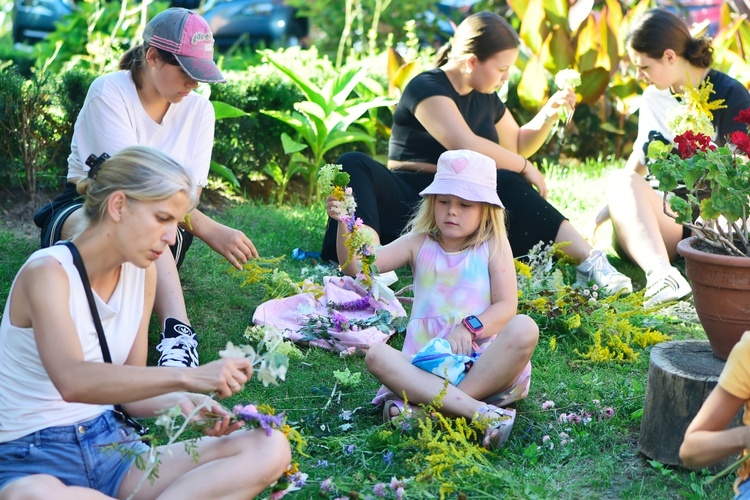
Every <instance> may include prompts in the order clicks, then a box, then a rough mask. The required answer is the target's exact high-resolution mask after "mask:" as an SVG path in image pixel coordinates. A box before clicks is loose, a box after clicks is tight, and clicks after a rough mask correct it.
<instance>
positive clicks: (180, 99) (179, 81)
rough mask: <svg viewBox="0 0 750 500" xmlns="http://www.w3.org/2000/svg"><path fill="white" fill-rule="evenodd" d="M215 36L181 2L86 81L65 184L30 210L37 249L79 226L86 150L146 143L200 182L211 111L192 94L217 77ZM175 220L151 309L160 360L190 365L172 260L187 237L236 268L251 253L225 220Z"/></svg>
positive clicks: (191, 337) (193, 350) (206, 163)
mask: <svg viewBox="0 0 750 500" xmlns="http://www.w3.org/2000/svg"><path fill="white" fill-rule="evenodd" d="M213 55H214V39H213V34H212V33H211V30H210V29H209V27H208V24H207V23H206V21H205V20H204V19H203V18H202V17H201V16H199V15H198V14H196V13H195V12H192V11H189V10H187V9H182V8H171V9H167V10H165V11H163V12H161V13H159V14H158V15H156V16H155V17H154V18H153V19H152V20H151V21H150V22H149V23H148V24H147V25H146V28H145V30H144V32H143V43H142V44H140V45H136V46H134V47H132V48H131V49H130V50H128V51H127V52H126V53H125V54H124V55H123V56H122V58H121V59H120V71H117V72H115V73H110V74H106V75H103V76H100V77H98V78H97V79H96V80H94V82H93V83H92V84H91V87H89V90H88V94H87V95H86V100H85V102H84V104H83V107H82V109H81V112H80V114H79V115H78V119H77V120H76V124H75V129H74V132H73V140H72V143H71V153H70V156H69V157H68V175H67V179H68V185H67V187H66V189H65V192H64V193H63V194H61V195H60V196H59V197H58V198H57V199H56V200H55V201H54V202H52V204H50V205H48V206H46V207H45V208H44V209H43V210H41V211H40V212H39V213H37V214H36V215H35V216H34V221H35V222H36V224H37V225H38V226H39V227H40V228H42V247H47V246H49V245H52V244H53V243H55V242H56V241H58V240H60V239H70V238H71V237H72V236H73V235H75V234H77V233H78V232H80V231H81V230H82V229H83V227H84V225H85V219H84V217H83V215H82V212H81V211H79V210H78V209H79V208H80V207H81V205H82V204H83V200H82V199H81V197H80V196H79V195H78V193H76V190H75V185H76V182H77V181H78V180H80V179H82V178H84V177H86V175H87V173H88V171H89V166H88V165H87V164H86V160H87V158H88V157H89V156H90V155H95V156H99V155H101V154H102V153H107V154H109V155H113V154H115V153H117V152H118V151H120V150H121V149H122V148H124V147H127V146H134V145H143V146H151V147H154V148H156V149H159V150H161V151H162V152H164V153H166V154H167V155H169V156H170V157H172V158H173V159H174V160H176V161H177V162H178V163H179V164H181V165H182V166H184V167H185V168H186V169H187V170H188V171H189V172H190V174H191V175H192V176H193V180H194V181H195V182H196V184H198V186H199V187H200V188H202V187H203V186H205V185H206V182H207V180H208V171H209V167H210V165H211V151H212V149H213V143H214V122H215V117H214V110H213V106H212V105H211V103H210V102H209V101H208V99H207V98H205V97H203V96H202V95H200V94H198V93H195V92H193V90H195V89H196V88H197V87H198V82H205V83H218V82H224V81H225V79H224V76H223V75H222V74H221V71H220V70H219V68H218V67H217V66H216V64H215V63H214V61H213ZM189 215H190V217H189V219H188V220H189V223H185V224H182V225H181V226H180V229H179V233H178V237H177V242H176V243H175V244H174V245H172V246H171V247H170V248H171V250H172V251H171V252H164V253H163V254H162V256H161V258H160V259H159V261H157V268H158V270H159V273H158V276H159V283H158V287H157V291H156V303H155V306H154V310H155V311H156V314H157V316H158V318H159V324H160V325H161V326H162V327H163V331H162V340H161V342H160V344H159V345H158V346H157V349H158V350H159V351H160V353H161V355H160V358H159V365H163V366H182V367H191V366H197V365H198V352H197V338H196V336H195V331H194V330H193V328H192V327H191V326H190V321H189V319H188V314H187V309H186V307H185V301H184V298H183V295H182V285H181V283H180V278H179V275H178V272H177V270H178V268H179V266H180V265H181V264H182V261H183V259H184V257H185V253H186V252H187V249H188V247H189V246H190V243H191V242H192V239H193V236H194V235H195V236H197V237H198V238H200V239H202V240H203V241H205V242H206V243H207V244H208V245H209V246H210V247H211V248H213V249H214V250H215V251H216V252H218V253H220V254H221V255H222V256H224V257H225V258H226V259H227V260H229V262H230V263H231V264H232V265H234V266H235V267H237V268H238V269H239V268H241V267H242V264H244V263H245V262H247V261H248V260H249V259H252V258H254V257H257V256H258V252H257V251H256V249H255V246H254V245H253V243H252V241H250V239H249V238H248V237H247V236H245V234H243V232H242V231H238V230H236V229H233V228H230V227H227V226H224V225H222V224H220V223H218V222H216V221H214V220H212V219H211V218H209V217H208V216H206V215H205V214H203V213H202V212H201V211H200V210H198V209H193V210H192V211H191V212H190V214H189Z"/></svg>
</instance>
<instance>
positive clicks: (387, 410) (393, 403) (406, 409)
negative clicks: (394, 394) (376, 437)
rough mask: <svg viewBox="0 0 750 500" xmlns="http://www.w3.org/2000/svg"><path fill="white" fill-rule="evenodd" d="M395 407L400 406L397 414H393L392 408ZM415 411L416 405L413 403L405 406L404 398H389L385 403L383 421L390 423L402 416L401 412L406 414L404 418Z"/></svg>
mask: <svg viewBox="0 0 750 500" xmlns="http://www.w3.org/2000/svg"><path fill="white" fill-rule="evenodd" d="M394 407H396V408H398V413H397V414H396V415H391V409H392V408H394ZM413 411H414V407H413V406H412V405H411V404H407V405H406V406H404V401H403V400H402V399H389V400H388V401H386V402H385V404H383V423H384V424H388V423H390V422H391V421H393V420H395V419H397V418H398V417H400V416H401V414H403V415H404V418H409V417H411V414H412V412H413Z"/></svg>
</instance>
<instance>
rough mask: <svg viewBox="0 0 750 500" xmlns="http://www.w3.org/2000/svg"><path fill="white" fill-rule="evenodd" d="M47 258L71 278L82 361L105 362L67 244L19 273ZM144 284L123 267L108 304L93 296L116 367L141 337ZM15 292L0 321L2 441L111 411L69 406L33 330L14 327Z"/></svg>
mask: <svg viewBox="0 0 750 500" xmlns="http://www.w3.org/2000/svg"><path fill="white" fill-rule="evenodd" d="M43 257H52V258H54V259H55V260H57V261H58V262H59V263H60V264H61V265H62V267H63V269H64V270H65V272H66V273H67V275H68V280H69V282H70V302H69V310H70V315H71V317H72V318H73V323H74V324H75V325H76V327H77V329H78V338H79V340H80V342H81V347H82V348H83V355H84V359H85V360H86V361H92V362H100V363H101V362H103V361H104V360H103V359H102V351H101V348H100V346H99V338H98V337H97V334H96V329H95V327H94V322H93V319H92V318H91V310H90V309H89V303H88V301H87V300H86V293H85V291H84V289H83V284H82V283H81V279H80V276H79V274H78V270H77V269H76V267H75V264H73V257H72V256H71V254H70V250H68V248H67V247H65V246H63V245H55V246H52V247H49V248H45V249H42V250H38V251H36V252H34V253H33V254H32V255H31V257H29V259H28V260H27V261H26V263H25V264H24V265H23V267H22V268H21V269H23V268H24V267H26V266H27V265H28V264H29V262H32V261H34V260H37V259H40V258H43ZM19 273H20V271H19ZM16 279H17V276H16ZM145 279H146V271H145V270H144V269H140V268H138V267H136V266H134V265H133V264H130V263H125V264H123V266H122V270H121V272H120V279H119V281H118V283H117V286H116V287H115V291H114V293H113V294H112V297H111V298H110V299H109V302H104V301H103V300H102V299H101V298H99V296H98V295H97V294H96V292H94V299H95V301H96V306H97V308H98V310H99V316H100V317H101V321H102V327H103V328H104V334H105V336H106V337H107V344H108V345H109V350H110V354H111V356H112V362H113V363H114V364H120V365H121V364H124V363H125V360H126V359H127V357H128V354H129V353H130V349H131V347H132V345H133V342H134V341H135V337H136V334H137V333H138V327H139V325H140V322H141V318H142V317H143V300H144V299H143V297H144V290H145V288H144V287H145ZM14 286H15V280H14V281H13V287H14ZM13 287H11V290H10V293H9V294H8V300H7V302H6V304H5V312H4V313H3V318H2V322H0V442H6V441H12V440H14V439H17V438H20V437H23V436H26V435H28V434H31V433H32V432H36V431H38V430H41V429H44V428H47V427H52V426H58V425H73V424H75V423H77V422H81V421H85V420H89V419H91V418H94V417H96V416H98V415H100V414H101V413H103V412H104V411H106V410H110V409H112V405H93V404H86V403H68V402H66V401H64V400H63V398H62V396H61V395H60V393H59V392H58V391H57V389H56V388H55V386H54V385H53V384H52V381H51V380H50V378H49V375H47V371H46V370H45V369H44V366H43V365H42V362H41V359H40V358H39V351H38V350H37V346H36V341H35V339H34V331H33V326H32V328H19V327H16V326H13V325H12V324H11V323H10V300H11V296H12V294H13Z"/></svg>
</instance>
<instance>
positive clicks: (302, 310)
mask: <svg viewBox="0 0 750 500" xmlns="http://www.w3.org/2000/svg"><path fill="white" fill-rule="evenodd" d="M323 290H324V294H323V297H321V298H320V299H318V300H316V299H315V297H314V296H313V295H312V294H311V293H301V294H298V295H294V296H292V297H286V298H283V299H273V300H269V301H267V302H264V303H262V304H261V305H259V306H258V308H257V309H256V310H255V314H253V322H254V323H256V324H259V325H264V324H268V325H273V326H276V327H277V328H279V329H280V330H281V331H282V332H283V333H284V335H285V336H286V337H287V338H288V339H290V340H292V341H294V342H297V343H301V344H305V345H307V344H309V345H314V346H317V347H322V348H323V349H330V350H334V351H345V350H347V349H351V348H353V349H354V350H355V351H358V352H365V351H367V349H369V348H370V347H371V346H373V345H375V344H377V343H379V342H385V341H387V340H388V339H389V338H390V337H391V335H393V331H391V332H389V333H385V332H383V331H381V330H379V329H377V328H375V327H370V328H363V329H360V330H357V331H352V330H344V331H340V330H338V329H336V328H329V329H328V334H329V335H330V336H331V339H330V340H324V339H314V340H305V335H304V334H303V333H301V332H300V330H301V329H302V327H303V326H304V325H305V323H307V321H308V318H310V317H317V316H322V317H329V309H328V306H329V304H341V303H345V302H351V301H354V300H358V299H361V298H363V297H366V296H367V291H366V290H365V289H364V288H362V286H360V285H359V284H358V283H357V282H356V281H354V279H352V278H350V277H348V276H345V277H335V276H328V277H325V278H324V279H323ZM379 309H385V310H387V311H389V312H390V313H391V315H392V316H393V317H399V316H406V311H404V308H403V307H402V306H401V304H400V303H399V302H398V300H394V301H390V302H389V301H384V300H375V299H373V298H370V306H369V307H368V308H367V309H363V310H359V311H339V312H340V313H341V314H343V315H344V316H346V317H347V318H348V319H350V320H364V319H367V318H370V317H372V316H373V315H374V314H375V313H376V311H377V310H379Z"/></svg>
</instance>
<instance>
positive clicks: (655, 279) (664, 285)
mask: <svg viewBox="0 0 750 500" xmlns="http://www.w3.org/2000/svg"><path fill="white" fill-rule="evenodd" d="M690 292H692V289H691V288H690V283H688V282H687V280H686V279H685V278H684V277H683V276H682V274H681V273H680V271H679V270H678V269H676V268H675V267H672V266H670V265H668V264H664V266H662V267H656V268H654V269H651V270H650V271H649V272H648V273H647V274H646V292H645V293H644V294H643V298H644V299H646V301H645V302H644V303H643V305H644V307H654V306H658V305H661V304H664V303H666V302H672V301H674V300H680V299H681V298H683V297H686V296H688V295H690Z"/></svg>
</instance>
